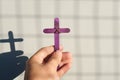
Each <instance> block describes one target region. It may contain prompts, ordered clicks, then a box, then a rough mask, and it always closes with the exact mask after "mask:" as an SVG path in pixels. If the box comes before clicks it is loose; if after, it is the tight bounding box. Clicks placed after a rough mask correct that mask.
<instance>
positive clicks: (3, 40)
mask: <svg viewBox="0 0 120 80" xmlns="http://www.w3.org/2000/svg"><path fill="white" fill-rule="evenodd" d="M8 37H9V38H8V39H2V40H0V43H10V48H11V49H10V52H15V51H16V50H15V42H22V41H23V39H22V38H16V39H14V36H13V32H12V31H9V32H8Z"/></svg>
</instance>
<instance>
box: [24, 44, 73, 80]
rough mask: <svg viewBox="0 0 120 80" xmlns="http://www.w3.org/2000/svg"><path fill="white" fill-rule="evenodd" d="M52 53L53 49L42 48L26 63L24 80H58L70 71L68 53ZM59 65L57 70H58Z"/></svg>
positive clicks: (70, 59) (70, 60) (51, 47)
mask: <svg viewBox="0 0 120 80" xmlns="http://www.w3.org/2000/svg"><path fill="white" fill-rule="evenodd" d="M62 51H63V49H62V47H61V48H60V50H58V51H55V52H54V47H53V46H49V47H44V48H42V49H40V50H39V51H38V52H36V53H35V54H34V55H33V56H32V57H31V58H30V59H29V60H28V62H27V65H26V73H25V80H60V78H61V77H62V76H63V75H64V74H65V73H66V72H67V71H68V70H69V69H70V67H71V62H72V57H71V54H70V53H69V52H62ZM58 65H59V68H58Z"/></svg>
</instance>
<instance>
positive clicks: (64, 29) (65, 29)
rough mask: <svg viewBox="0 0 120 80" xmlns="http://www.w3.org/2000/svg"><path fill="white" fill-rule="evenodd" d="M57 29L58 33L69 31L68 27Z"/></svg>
mask: <svg viewBox="0 0 120 80" xmlns="http://www.w3.org/2000/svg"><path fill="white" fill-rule="evenodd" d="M59 31H60V33H69V32H70V29H69V28H60V29H59Z"/></svg>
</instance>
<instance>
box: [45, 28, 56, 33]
mask: <svg viewBox="0 0 120 80" xmlns="http://www.w3.org/2000/svg"><path fill="white" fill-rule="evenodd" d="M43 32H44V33H54V32H55V29H54V28H53V29H51V28H50V29H49V28H47V29H44V30H43Z"/></svg>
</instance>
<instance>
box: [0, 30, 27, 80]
mask: <svg viewBox="0 0 120 80" xmlns="http://www.w3.org/2000/svg"><path fill="white" fill-rule="evenodd" d="M8 37H9V38H8V39H1V40H0V43H9V44H10V52H4V53H0V80H13V79H15V78H16V77H17V76H19V75H20V74H21V73H22V72H23V71H24V70H25V64H26V61H27V60H28V57H27V56H22V55H23V51H21V50H16V49H15V42H22V41H23V39H22V38H14V35H13V32H12V31H9V32H8Z"/></svg>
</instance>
